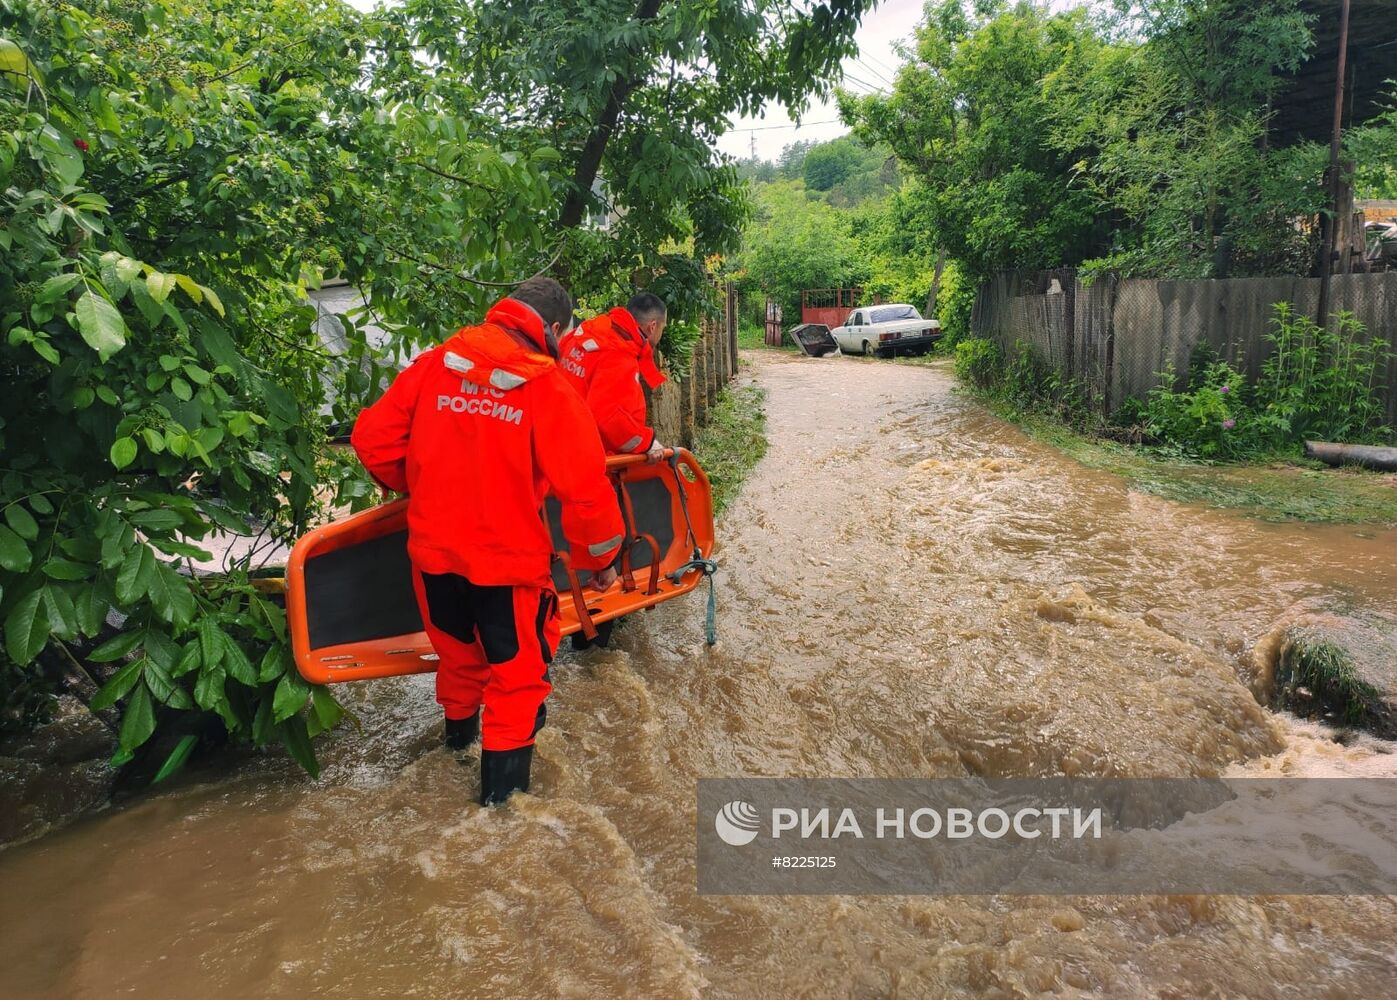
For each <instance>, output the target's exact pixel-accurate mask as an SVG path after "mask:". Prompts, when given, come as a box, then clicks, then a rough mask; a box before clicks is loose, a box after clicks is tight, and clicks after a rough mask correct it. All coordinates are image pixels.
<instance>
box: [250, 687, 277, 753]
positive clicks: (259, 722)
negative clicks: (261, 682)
mask: <svg viewBox="0 0 1397 1000" xmlns="http://www.w3.org/2000/svg"><path fill="white" fill-rule="evenodd" d="M274 725H275V723H273V722H272V700H271V699H270V698H263V699H262V700H261V701H259V702H258V703H257V714H256V715H255V716H253V719H252V742H253V744H254V745H256V746H259V747H260V746H263V745H265V744H266V742H267V741H268V740H270V739H271V738H272V733H273V732H274V729H273V726H274Z"/></svg>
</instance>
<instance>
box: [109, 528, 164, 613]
mask: <svg viewBox="0 0 1397 1000" xmlns="http://www.w3.org/2000/svg"><path fill="white" fill-rule="evenodd" d="M154 579H155V554H154V553H153V552H151V551H150V547H149V546H147V545H145V544H144V543H141V542H137V543H136V544H135V545H134V546H133V547H132V549H131V551H129V552H128V553H126V558H124V559H122V561H121V566H120V567H119V568H118V569H117V571H116V599H117V600H118V601H120V602H121V603H122V604H125V605H131V604H135V603H136V602H137V601H139V600H140V599H141V598H142V597H144V596H145V595H146V593H147V592H148V591H149V590H150V586H151V584H152V583H153V582H154Z"/></svg>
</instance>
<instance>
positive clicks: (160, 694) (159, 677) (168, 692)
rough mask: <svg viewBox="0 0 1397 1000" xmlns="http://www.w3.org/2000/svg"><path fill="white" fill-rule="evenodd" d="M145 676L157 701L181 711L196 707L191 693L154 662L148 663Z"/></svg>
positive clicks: (147, 685)
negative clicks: (190, 695)
mask: <svg viewBox="0 0 1397 1000" xmlns="http://www.w3.org/2000/svg"><path fill="white" fill-rule="evenodd" d="M144 676H145V680H146V687H148V688H150V693H151V694H152V695H153V696H154V697H155V700H156V701H159V702H161V703H162V704H165V705H169V706H170V707H171V708H177V709H181V710H188V709H191V708H193V707H194V699H193V698H191V697H189V692H188V691H186V690H185V689H184V688H182V687H181V686H180V685H179V684H177V683H176V682H175V679H174V678H173V677H171V676H170V674H169V671H167V670H166V669H165V668H164V667H162V666H161V665H160V664H158V663H156V662H155V661H154V660H149V661H147V663H146V669H145V674H144Z"/></svg>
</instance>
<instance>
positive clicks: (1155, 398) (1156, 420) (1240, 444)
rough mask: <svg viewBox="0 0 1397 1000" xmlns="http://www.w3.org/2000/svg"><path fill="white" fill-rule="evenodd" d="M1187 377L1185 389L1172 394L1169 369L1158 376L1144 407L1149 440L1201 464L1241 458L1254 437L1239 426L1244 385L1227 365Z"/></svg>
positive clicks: (1219, 363)
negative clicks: (1172, 447)
mask: <svg viewBox="0 0 1397 1000" xmlns="http://www.w3.org/2000/svg"><path fill="white" fill-rule="evenodd" d="M1189 376H1190V378H1189V387H1188V388H1187V389H1185V390H1184V391H1182V392H1176V391H1175V390H1174V388H1173V387H1174V385H1175V383H1176V382H1177V379H1176V377H1175V374H1174V369H1173V367H1172V366H1171V367H1169V368H1168V369H1167V370H1166V371H1164V372H1163V373H1162V374H1161V376H1160V384H1159V385H1158V386H1157V387H1155V389H1153V390H1152V391H1151V392H1150V397H1149V400H1148V401H1147V402H1146V404H1145V411H1144V423H1145V426H1146V427H1147V428H1148V429H1149V432H1150V434H1152V435H1153V436H1154V437H1156V438H1159V439H1160V440H1162V441H1165V442H1167V443H1169V444H1173V445H1175V446H1177V447H1178V448H1180V449H1181V450H1183V451H1185V452H1187V453H1189V454H1195V455H1199V456H1201V457H1203V458H1222V457H1235V456H1238V455H1241V454H1242V453H1243V452H1244V451H1245V450H1246V449H1247V442H1248V440H1249V439H1250V438H1252V437H1254V436H1253V435H1249V434H1248V431H1247V429H1246V428H1245V427H1239V426H1238V424H1239V416H1238V415H1239V413H1240V412H1241V411H1242V405H1241V398H1242V393H1241V391H1240V390H1241V387H1242V386H1243V385H1245V379H1244V378H1243V377H1242V375H1241V373H1240V372H1238V371H1237V370H1236V369H1235V368H1233V367H1232V366H1231V365H1229V364H1228V363H1227V362H1226V361H1215V362H1213V363H1212V364H1209V365H1207V366H1206V367H1204V368H1203V369H1202V371H1201V372H1198V371H1191V372H1190V373H1189ZM1241 419H1242V420H1243V421H1245V418H1241Z"/></svg>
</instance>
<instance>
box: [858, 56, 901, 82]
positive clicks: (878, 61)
mask: <svg viewBox="0 0 1397 1000" xmlns="http://www.w3.org/2000/svg"><path fill="white" fill-rule="evenodd" d="M859 58H860V59H867V60H868V61H869V62H871V63H872V64H873V65H875V66H880V67H882V69H883V70H884V72H887V73H891V74H892V75H893V76H896V75H897V68H896V67H893V66H889V65H888V64H887V63H885V62H884V61H883V60H881V59H879V58H878V57H877V56H875V55H874V54H873V53H871V52H860V53H859Z"/></svg>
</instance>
